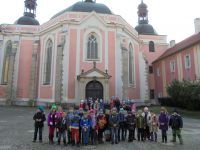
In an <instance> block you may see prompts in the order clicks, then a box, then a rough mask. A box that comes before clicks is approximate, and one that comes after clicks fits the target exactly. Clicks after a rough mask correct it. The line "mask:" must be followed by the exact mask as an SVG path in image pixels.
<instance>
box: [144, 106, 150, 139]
mask: <svg viewBox="0 0 200 150" xmlns="http://www.w3.org/2000/svg"><path fill="white" fill-rule="evenodd" d="M142 116H143V117H144V123H145V124H144V126H145V128H144V140H146V139H148V140H150V130H149V126H150V119H151V113H150V111H149V109H148V107H144V112H143V113H142Z"/></svg>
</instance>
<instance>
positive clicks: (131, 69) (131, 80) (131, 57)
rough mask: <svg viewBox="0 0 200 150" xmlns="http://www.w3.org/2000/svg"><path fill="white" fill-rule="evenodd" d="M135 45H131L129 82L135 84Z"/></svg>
mask: <svg viewBox="0 0 200 150" xmlns="http://www.w3.org/2000/svg"><path fill="white" fill-rule="evenodd" d="M133 61H134V60H133V46H132V44H130V45H129V63H128V64H129V84H133V83H134V81H133V80H134V77H133V75H134V72H133V70H134V67H133Z"/></svg>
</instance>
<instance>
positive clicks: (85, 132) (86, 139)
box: [82, 128, 90, 144]
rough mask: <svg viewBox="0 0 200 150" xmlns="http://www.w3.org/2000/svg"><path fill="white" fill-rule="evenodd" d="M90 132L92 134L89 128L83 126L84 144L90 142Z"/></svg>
mask: <svg viewBox="0 0 200 150" xmlns="http://www.w3.org/2000/svg"><path fill="white" fill-rule="evenodd" d="M89 134H90V129H89V128H88V129H87V130H85V129H84V128H82V137H83V144H88V142H89Z"/></svg>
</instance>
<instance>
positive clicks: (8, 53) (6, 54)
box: [1, 41, 12, 84]
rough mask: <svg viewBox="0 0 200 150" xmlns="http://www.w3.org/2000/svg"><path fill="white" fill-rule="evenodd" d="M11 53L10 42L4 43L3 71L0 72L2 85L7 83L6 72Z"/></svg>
mask: <svg viewBox="0 0 200 150" xmlns="http://www.w3.org/2000/svg"><path fill="white" fill-rule="evenodd" d="M11 51H12V42H11V41H8V42H7V43H6V48H5V54H4V61H3V70H2V80H1V81H2V84H7V83H8V71H9V65H10V54H11Z"/></svg>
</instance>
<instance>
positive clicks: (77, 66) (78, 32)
mask: <svg viewBox="0 0 200 150" xmlns="http://www.w3.org/2000/svg"><path fill="white" fill-rule="evenodd" d="M80 38H81V37H80V30H79V29H77V39H76V41H77V42H76V75H79V74H80V41H81V39H80Z"/></svg>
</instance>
